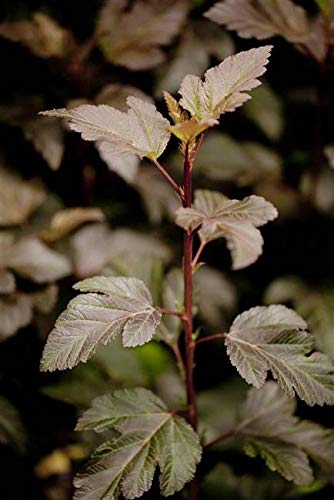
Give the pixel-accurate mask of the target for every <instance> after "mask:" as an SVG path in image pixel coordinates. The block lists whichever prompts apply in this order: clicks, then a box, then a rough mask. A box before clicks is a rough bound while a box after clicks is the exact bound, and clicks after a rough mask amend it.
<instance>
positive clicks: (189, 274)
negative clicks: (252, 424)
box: [183, 148, 197, 429]
mask: <svg viewBox="0 0 334 500" xmlns="http://www.w3.org/2000/svg"><path fill="white" fill-rule="evenodd" d="M183 190H184V201H183V206H184V207H185V208H189V207H191V203H192V162H191V160H190V158H189V153H188V148H186V152H185V157H184V177H183ZM193 237H194V236H193V234H192V233H190V232H188V231H186V232H185V234H184V264H183V265H184V308H185V319H184V322H183V324H184V331H185V351H186V387H187V400H188V419H189V423H190V425H191V426H192V427H193V428H194V429H196V428H197V406H196V393H195V387H194V358H195V346H196V344H195V340H194V339H193V314H192V301H193V299H192V291H193V282H192V280H193V269H192V258H193Z"/></svg>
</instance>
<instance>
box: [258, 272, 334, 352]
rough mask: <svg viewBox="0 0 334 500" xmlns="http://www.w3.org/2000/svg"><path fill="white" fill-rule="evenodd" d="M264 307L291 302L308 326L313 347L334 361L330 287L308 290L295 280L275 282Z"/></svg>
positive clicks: (333, 309)
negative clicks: (314, 344) (313, 339)
mask: <svg viewBox="0 0 334 500" xmlns="http://www.w3.org/2000/svg"><path fill="white" fill-rule="evenodd" d="M264 300H265V302H266V303H267V304H272V303H277V302H285V303H286V302H290V303H292V304H293V307H294V309H296V311H297V312H298V314H300V315H301V316H303V318H305V319H306V320H307V322H308V324H309V325H310V330H311V331H312V334H313V336H314V338H315V341H316V345H317V347H318V349H319V350H320V351H321V352H324V353H325V354H327V355H328V356H329V357H330V358H331V359H332V360H333V361H334V342H333V323H334V290H333V288H330V287H326V286H323V287H320V288H313V287H312V288H311V287H310V286H308V285H307V284H306V283H304V282H303V281H302V280H301V279H299V278H297V277H295V276H283V277H282V278H278V279H276V280H274V281H273V282H272V283H271V284H270V285H269V286H268V287H267V290H266V292H265V296H264Z"/></svg>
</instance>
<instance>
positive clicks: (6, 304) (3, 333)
mask: <svg viewBox="0 0 334 500" xmlns="http://www.w3.org/2000/svg"><path fill="white" fill-rule="evenodd" d="M0 317H1V322H0V341H3V340H6V339H7V338H9V337H12V336H13V335H15V333H16V332H17V331H18V330H19V329H20V328H23V327H25V326H27V325H29V323H30V321H31V319H32V301H31V298H30V297H29V296H28V295H25V294H23V293H17V294H15V295H8V296H5V297H1V298H0Z"/></svg>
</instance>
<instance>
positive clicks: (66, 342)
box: [41, 276, 161, 371]
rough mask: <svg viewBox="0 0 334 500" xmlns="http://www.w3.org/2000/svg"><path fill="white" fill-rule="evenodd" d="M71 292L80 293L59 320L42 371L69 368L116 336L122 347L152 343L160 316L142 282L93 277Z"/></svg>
mask: <svg viewBox="0 0 334 500" xmlns="http://www.w3.org/2000/svg"><path fill="white" fill-rule="evenodd" d="M74 288H75V289H76V290H80V291H81V292H84V293H83V294H81V295H79V296H78V297H76V298H74V299H73V300H71V302H70V303H69V305H68V307H67V309H66V310H65V311H64V312H63V313H62V314H61V315H60V316H59V318H58V320H57V322H56V325H55V327H54V329H53V330H52V332H51V333H50V335H49V337H48V341H47V344H46V346H45V348H44V352H43V357H42V361H41V367H42V370H44V371H46V370H50V371H53V370H56V369H59V370H64V369H66V368H72V367H73V366H75V365H76V364H78V363H79V362H80V361H83V362H85V361H87V359H89V358H90V357H91V356H92V355H93V354H94V352H95V350H96V348H97V347H98V346H99V345H102V344H104V345H105V344H108V343H109V342H110V341H111V340H113V339H114V338H115V337H118V336H120V335H121V336H122V341H123V345H124V346H125V347H135V346H137V345H142V344H144V343H146V342H149V341H150V340H151V339H152V337H153V335H154V334H155V331H156V329H157V327H158V325H159V323H160V320H161V314H160V312H159V311H158V310H157V309H155V308H154V307H153V306H152V297H151V295H150V292H149V291H148V289H147V287H146V285H145V284H144V283H143V282H142V281H140V280H138V279H136V278H107V277H104V276H96V277H94V278H87V279H86V280H83V281H80V282H79V283H77V284H76V285H75V286H74Z"/></svg>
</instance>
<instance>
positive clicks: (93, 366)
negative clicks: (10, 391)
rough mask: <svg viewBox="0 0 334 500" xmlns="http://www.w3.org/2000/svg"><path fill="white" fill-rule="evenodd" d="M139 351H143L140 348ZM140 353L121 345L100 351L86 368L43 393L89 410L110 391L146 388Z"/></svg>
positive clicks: (73, 371) (83, 367)
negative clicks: (93, 400) (100, 397)
mask: <svg viewBox="0 0 334 500" xmlns="http://www.w3.org/2000/svg"><path fill="white" fill-rule="evenodd" d="M139 349H140V348H139ZM147 383H148V380H147V374H146V373H145V371H144V367H143V366H142V363H141V360H140V357H139V356H138V351H137V349H125V348H124V347H122V345H121V343H119V342H118V341H114V342H113V343H112V345H108V346H104V347H102V348H99V349H98V350H97V352H96V354H95V355H94V356H93V357H92V359H90V360H89V361H88V362H87V363H86V364H80V365H78V366H76V367H75V368H73V369H72V370H71V371H69V372H64V373H63V375H62V377H61V378H60V380H57V381H56V382H55V383H53V384H52V385H51V384H50V385H48V386H46V387H43V393H44V394H46V395H47V396H49V397H51V398H55V399H59V400H60V401H65V402H66V403H70V404H72V405H75V406H77V407H81V408H88V407H89V406H90V404H91V401H92V399H94V398H95V397H96V396H101V395H102V394H106V393H107V392H108V391H110V387H113V388H114V387H122V386H124V384H126V386H127V387H133V386H136V385H138V384H141V385H147Z"/></svg>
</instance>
